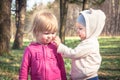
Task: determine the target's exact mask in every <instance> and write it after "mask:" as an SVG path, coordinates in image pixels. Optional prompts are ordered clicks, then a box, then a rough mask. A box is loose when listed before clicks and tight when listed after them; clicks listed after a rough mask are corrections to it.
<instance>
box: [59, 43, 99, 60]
mask: <svg viewBox="0 0 120 80" xmlns="http://www.w3.org/2000/svg"><path fill="white" fill-rule="evenodd" d="M93 45H94V44H92V45H91V44H87V43H85V44H79V45H78V46H77V47H75V48H74V49H72V48H69V47H67V46H65V45H64V44H60V45H59V46H58V49H57V52H58V53H61V54H62V55H63V56H64V57H66V58H71V59H72V58H80V57H85V56H87V55H89V53H90V52H94V51H92V50H95V48H96V47H97V46H96V47H93Z"/></svg>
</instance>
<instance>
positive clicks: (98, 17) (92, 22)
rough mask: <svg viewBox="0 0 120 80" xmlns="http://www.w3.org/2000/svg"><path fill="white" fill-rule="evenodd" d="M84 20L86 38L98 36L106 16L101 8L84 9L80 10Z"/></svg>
mask: <svg viewBox="0 0 120 80" xmlns="http://www.w3.org/2000/svg"><path fill="white" fill-rule="evenodd" d="M81 14H82V15H83V16H84V18H85V21H86V38H87V39H88V38H93V37H98V36H99V35H100V34H101V32H102V30H103V27H104V25H105V19H106V16H105V14H104V12H103V11H102V10H94V9H90V10H84V11H82V12H81Z"/></svg>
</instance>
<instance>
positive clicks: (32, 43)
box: [27, 42, 41, 49]
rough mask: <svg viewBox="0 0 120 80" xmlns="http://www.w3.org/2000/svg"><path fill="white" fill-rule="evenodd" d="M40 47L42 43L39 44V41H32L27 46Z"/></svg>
mask: <svg viewBox="0 0 120 80" xmlns="http://www.w3.org/2000/svg"><path fill="white" fill-rule="evenodd" d="M38 47H41V45H40V44H39V43H37V42H31V43H30V44H29V45H28V46H27V48H30V49H31V48H32V49H34V48H36V49H37V48H38Z"/></svg>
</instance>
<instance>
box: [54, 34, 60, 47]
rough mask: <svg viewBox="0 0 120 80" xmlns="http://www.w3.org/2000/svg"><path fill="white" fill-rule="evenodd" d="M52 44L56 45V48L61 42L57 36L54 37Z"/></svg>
mask: <svg viewBox="0 0 120 80" xmlns="http://www.w3.org/2000/svg"><path fill="white" fill-rule="evenodd" d="M54 42H55V43H56V45H57V46H59V44H60V43H61V40H60V38H59V37H58V36H56V37H55V39H54Z"/></svg>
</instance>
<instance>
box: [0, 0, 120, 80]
mask: <svg viewBox="0 0 120 80" xmlns="http://www.w3.org/2000/svg"><path fill="white" fill-rule="evenodd" d="M28 1H32V0H13V1H12V0H1V1H0V80H18V74H19V68H20V63H21V59H22V55H23V50H24V48H25V47H26V46H27V45H28V44H29V43H30V42H31V41H33V40H34V38H33V37H32V34H31V32H30V29H31V25H32V20H33V17H34V13H36V12H38V11H41V10H47V11H50V12H52V13H53V14H55V16H56V17H57V19H58V23H59V32H58V35H59V36H60V37H61V39H62V42H63V43H64V44H66V45H68V46H69V47H72V48H74V47H75V46H76V45H77V44H78V43H79V42H80V40H79V38H78V37H77V35H76V33H75V30H74V27H75V21H76V18H77V16H78V15H79V12H80V11H82V10H84V9H89V8H93V9H101V10H103V11H104V12H105V14H106V23H105V27H104V29H103V32H102V34H101V36H100V37H99V38H98V40H99V42H100V53H101V56H102V58H103V59H102V63H101V67H100V70H99V72H98V74H99V77H100V80H120V67H119V66H120V0H55V1H53V0H52V2H51V1H48V3H46V4H44V3H40V2H36V4H34V5H33V6H32V8H31V9H27V7H28V4H27V3H28ZM37 1H39V0H37ZM41 1H43V0H41ZM44 1H45V0H44ZM29 4H30V3H29ZM93 21H94V20H93ZM64 60H65V67H66V71H67V75H68V76H67V77H68V80H69V71H70V68H71V66H70V60H69V59H64Z"/></svg>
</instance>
